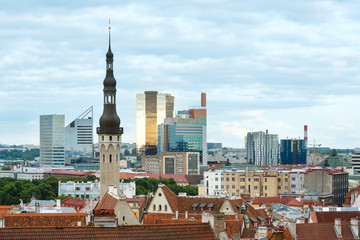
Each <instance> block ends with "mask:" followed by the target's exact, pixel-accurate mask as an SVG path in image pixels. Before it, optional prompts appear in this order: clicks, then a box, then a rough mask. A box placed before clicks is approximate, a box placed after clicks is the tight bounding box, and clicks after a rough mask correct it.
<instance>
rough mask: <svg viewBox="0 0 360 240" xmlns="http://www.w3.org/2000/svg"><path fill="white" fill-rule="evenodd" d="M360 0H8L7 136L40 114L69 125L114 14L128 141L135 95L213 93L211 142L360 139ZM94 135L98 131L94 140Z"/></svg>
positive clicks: (2, 18) (98, 71)
mask: <svg viewBox="0 0 360 240" xmlns="http://www.w3.org/2000/svg"><path fill="white" fill-rule="evenodd" d="M359 12H360V4H359V3H358V1H356V0H354V1H287V0H284V1H277V0H273V1H266V0H264V1H236V0H232V1H230V0H228V1H227V0H191V1H190V0H189V1H187V0H181V1H168V0H164V1H148V0H144V1H95V0H83V1H81V0H79V1H47V0H43V1H40V0H39V1H28V0H23V1H21V0H20V1H17V0H14V1H5V2H3V3H2V6H1V9H0V36H1V37H0V143H7V144H25V143H34V144H38V143H39V115H42V114H65V115H66V120H65V124H68V123H69V122H71V121H72V120H73V119H74V118H76V117H77V116H78V115H80V114H81V113H82V112H83V111H85V110H86V109H87V108H88V107H90V106H94V118H95V125H96V126H97V125H98V119H99V117H100V115H101V113H102V81H103V79H104V76H105V54H106V51H107V47H108V46H107V41H108V32H107V31H108V29H107V27H108V19H109V18H111V26H112V50H113V53H114V55H115V62H114V64H115V65H114V68H115V78H116V80H117V83H118V84H117V88H118V91H117V96H118V97H117V109H118V114H119V116H120V118H121V124H122V126H123V127H124V132H125V133H124V135H123V142H135V139H136V134H135V127H136V118H135V115H136V112H135V110H136V102H135V100H136V98H135V96H136V93H142V92H144V91H147V90H157V91H159V92H162V93H170V94H172V95H173V96H175V108H176V110H182V109H188V107H189V106H197V105H200V94H201V92H206V93H207V100H208V102H207V103H208V107H207V109H208V141H209V142H222V143H223V145H225V146H229V147H244V137H245V135H246V133H247V132H248V131H265V130H266V129H268V130H269V132H270V133H275V134H279V137H280V139H282V138H286V137H289V138H298V137H302V136H303V125H304V124H307V125H308V126H309V140H310V141H311V142H312V141H313V140H314V139H316V142H317V143H321V144H322V145H323V146H328V147H336V148H354V147H357V146H360V127H359V119H360V111H359V106H360V68H359V66H360V15H359ZM95 139H96V138H95Z"/></svg>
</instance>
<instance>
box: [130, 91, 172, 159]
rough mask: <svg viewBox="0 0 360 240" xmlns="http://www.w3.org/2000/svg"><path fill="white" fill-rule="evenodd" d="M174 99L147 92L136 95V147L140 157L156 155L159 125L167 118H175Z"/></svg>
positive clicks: (154, 92) (166, 95) (165, 95)
mask: <svg viewBox="0 0 360 240" xmlns="http://www.w3.org/2000/svg"><path fill="white" fill-rule="evenodd" d="M174 99H175V98H174V97H173V96H171V95H170V94H163V93H158V92H156V91H146V92H145V93H144V94H137V95H136V105H137V106H136V147H137V151H138V154H139V155H144V154H145V155H156V154H157V148H158V125H159V124H162V123H164V119H165V118H174V117H175V114H174V113H175V111H174Z"/></svg>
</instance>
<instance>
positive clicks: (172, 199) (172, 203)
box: [162, 185, 179, 212]
mask: <svg viewBox="0 0 360 240" xmlns="http://www.w3.org/2000/svg"><path fill="white" fill-rule="evenodd" d="M162 190H163V192H164V194H165V196H166V198H167V200H168V201H169V204H170V207H171V210H172V211H173V212H176V211H179V208H178V202H177V196H176V194H175V193H173V192H172V191H171V190H170V189H169V188H168V187H166V186H165V185H164V186H162Z"/></svg>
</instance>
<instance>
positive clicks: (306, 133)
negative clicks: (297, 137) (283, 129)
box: [304, 125, 308, 142]
mask: <svg viewBox="0 0 360 240" xmlns="http://www.w3.org/2000/svg"><path fill="white" fill-rule="evenodd" d="M304 140H305V141H306V142H307V140H308V129H307V125H304Z"/></svg>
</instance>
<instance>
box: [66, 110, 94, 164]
mask: <svg viewBox="0 0 360 240" xmlns="http://www.w3.org/2000/svg"><path fill="white" fill-rule="evenodd" d="M65 154H66V155H67V156H72V155H77V156H85V157H93V107H92V106H91V107H90V108H88V109H87V110H86V111H85V112H83V113H82V114H81V115H80V116H79V117H77V118H76V119H75V120H74V121H72V122H71V123H70V124H69V125H67V126H66V127H65Z"/></svg>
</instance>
